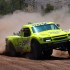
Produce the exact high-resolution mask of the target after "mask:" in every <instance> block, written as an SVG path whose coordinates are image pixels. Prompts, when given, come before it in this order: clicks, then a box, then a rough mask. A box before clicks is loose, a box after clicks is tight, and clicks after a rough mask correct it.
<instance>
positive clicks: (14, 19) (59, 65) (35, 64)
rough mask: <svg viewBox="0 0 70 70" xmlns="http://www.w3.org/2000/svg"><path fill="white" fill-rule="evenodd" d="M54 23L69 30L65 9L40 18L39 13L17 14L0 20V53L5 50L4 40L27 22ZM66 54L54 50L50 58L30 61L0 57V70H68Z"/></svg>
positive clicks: (69, 19)
mask: <svg viewBox="0 0 70 70" xmlns="http://www.w3.org/2000/svg"><path fill="white" fill-rule="evenodd" d="M41 21H54V22H55V23H59V24H60V25H61V27H62V28H63V29H65V30H67V29H69V28H70V15H69V14H68V11H67V8H64V9H63V10H58V11H55V12H52V13H50V14H47V15H46V16H41V15H40V13H25V12H18V13H14V14H12V15H6V16H4V17H2V18H1V19H0V53H3V52H4V50H5V38H6V36H8V35H12V34H13V32H17V31H19V30H20V29H21V26H22V25H24V24H26V23H28V22H41ZM68 56H69V55H68V52H67V51H66V52H63V51H56V50H54V52H53V54H52V57H50V58H49V59H44V60H38V61H37V60H32V59H27V58H23V57H20V58H19V57H8V56H4V55H0V70H70V60H69V58H68Z"/></svg>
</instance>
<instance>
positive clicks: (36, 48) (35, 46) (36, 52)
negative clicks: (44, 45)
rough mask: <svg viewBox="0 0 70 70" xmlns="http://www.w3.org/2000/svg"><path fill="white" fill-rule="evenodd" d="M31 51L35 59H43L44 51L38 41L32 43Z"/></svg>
mask: <svg viewBox="0 0 70 70" xmlns="http://www.w3.org/2000/svg"><path fill="white" fill-rule="evenodd" d="M31 51H32V54H33V57H34V59H41V57H42V49H41V45H40V44H39V43H38V42H37V41H34V42H32V43H31Z"/></svg>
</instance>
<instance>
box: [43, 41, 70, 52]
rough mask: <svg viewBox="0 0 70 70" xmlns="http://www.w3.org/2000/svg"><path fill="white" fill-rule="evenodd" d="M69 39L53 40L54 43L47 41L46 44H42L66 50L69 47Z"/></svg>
mask: <svg viewBox="0 0 70 70" xmlns="http://www.w3.org/2000/svg"><path fill="white" fill-rule="evenodd" d="M69 43H70V42H69V41H68V40H66V41H60V42H52V43H46V44H42V47H45V48H46V49H47V47H50V48H52V49H57V50H63V51H66V50H67V47H68V46H69Z"/></svg>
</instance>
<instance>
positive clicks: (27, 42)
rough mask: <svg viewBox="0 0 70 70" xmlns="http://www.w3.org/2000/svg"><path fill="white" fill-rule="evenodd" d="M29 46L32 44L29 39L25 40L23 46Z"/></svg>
mask: <svg viewBox="0 0 70 70" xmlns="http://www.w3.org/2000/svg"><path fill="white" fill-rule="evenodd" d="M29 44H30V42H29V39H27V40H23V42H22V46H25V45H29Z"/></svg>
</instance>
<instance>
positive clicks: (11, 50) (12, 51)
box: [6, 42, 16, 56]
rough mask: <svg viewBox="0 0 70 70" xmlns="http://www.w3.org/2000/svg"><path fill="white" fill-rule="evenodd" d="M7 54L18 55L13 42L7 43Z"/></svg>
mask: <svg viewBox="0 0 70 70" xmlns="http://www.w3.org/2000/svg"><path fill="white" fill-rule="evenodd" d="M6 54H7V55H9V56H15V55H16V51H15V48H14V46H13V44H12V43H11V42H9V43H7V44H6Z"/></svg>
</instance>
